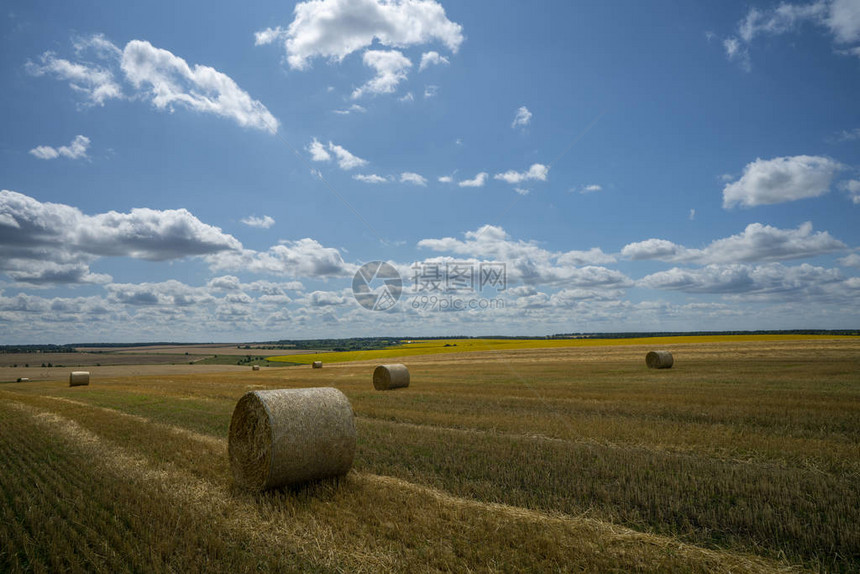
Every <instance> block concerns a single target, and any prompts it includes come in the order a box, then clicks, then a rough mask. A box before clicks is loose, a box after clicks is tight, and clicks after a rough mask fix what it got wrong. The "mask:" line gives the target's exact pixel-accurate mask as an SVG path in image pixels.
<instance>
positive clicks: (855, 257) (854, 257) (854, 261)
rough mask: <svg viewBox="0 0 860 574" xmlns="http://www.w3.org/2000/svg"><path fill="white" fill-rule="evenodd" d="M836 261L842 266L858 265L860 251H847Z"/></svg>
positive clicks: (859, 264) (859, 263)
mask: <svg viewBox="0 0 860 574" xmlns="http://www.w3.org/2000/svg"><path fill="white" fill-rule="evenodd" d="M837 262H838V263H839V265H842V266H843V267H860V253H849V254H848V255H846V256H845V257H842V258H840V259H839V260H838V261H837Z"/></svg>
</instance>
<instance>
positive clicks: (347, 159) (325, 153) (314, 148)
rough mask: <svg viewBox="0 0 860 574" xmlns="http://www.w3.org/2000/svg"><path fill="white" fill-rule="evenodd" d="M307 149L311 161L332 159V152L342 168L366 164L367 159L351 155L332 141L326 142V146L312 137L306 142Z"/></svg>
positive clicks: (346, 168)
mask: <svg viewBox="0 0 860 574" xmlns="http://www.w3.org/2000/svg"><path fill="white" fill-rule="evenodd" d="M307 150H308V151H309V152H310V154H311V159H312V160H313V161H330V160H331V159H332V154H334V157H335V158H336V159H337V165H338V167H339V168H340V169H343V170H350V169H354V168H356V167H362V166H365V165H367V160H363V159H361V158H360V157H358V156H355V155H353V154H352V153H350V152H349V151H348V150H347V149H346V148H345V147H343V146H339V145H337V144H334V143H332V142H328V146H326V145H324V144H322V143H321V142H320V141H319V140H317V139H316V138H314V139H313V141H311V143H310V144H308V147H307ZM329 152H331V153H329Z"/></svg>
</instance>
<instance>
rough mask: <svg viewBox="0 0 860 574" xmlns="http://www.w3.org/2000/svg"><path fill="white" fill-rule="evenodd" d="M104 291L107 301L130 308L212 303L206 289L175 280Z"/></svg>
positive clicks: (118, 285)
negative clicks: (106, 294)
mask: <svg viewBox="0 0 860 574" xmlns="http://www.w3.org/2000/svg"><path fill="white" fill-rule="evenodd" d="M105 290H107V292H108V301H110V302H112V303H118V304H122V305H131V306H165V307H190V306H198V305H205V304H207V303H211V302H213V301H214V297H212V295H210V294H209V292H208V291H207V289H206V288H204V287H191V286H190V285H186V284H185V283H182V282H180V281H176V280H175V279H169V280H167V281H163V282H161V283H111V284H110V285H107V286H105ZM234 300H235V299H234Z"/></svg>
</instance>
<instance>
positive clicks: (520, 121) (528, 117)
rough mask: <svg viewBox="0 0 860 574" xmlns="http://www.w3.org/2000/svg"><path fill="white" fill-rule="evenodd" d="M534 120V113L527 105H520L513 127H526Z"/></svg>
mask: <svg viewBox="0 0 860 574" xmlns="http://www.w3.org/2000/svg"><path fill="white" fill-rule="evenodd" d="M531 121H532V113H531V112H530V111H529V109H528V108H527V107H525V106H520V107H519V109H518V110H517V113H516V115H515V116H514V121H513V123H512V124H511V127H512V128H517V127H523V128H524V127H526V126H527V125H529V123H531Z"/></svg>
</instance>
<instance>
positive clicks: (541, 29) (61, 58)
mask: <svg viewBox="0 0 860 574" xmlns="http://www.w3.org/2000/svg"><path fill="white" fill-rule="evenodd" d="M697 4H698V3H678V2H568V1H546V2H537V3H513V2H508V3H498V2H483V1H471V2H458V3H452V2H446V1H444V0H443V1H441V2H439V1H436V0H400V1H395V0H390V1H383V0H349V1H348V0H315V1H310V2H298V3H293V2H260V3H255V4H254V5H253V6H250V7H248V6H244V5H239V4H236V5H235V6H231V7H222V6H217V7H215V8H213V7H212V5H211V3H198V2H183V3H179V5H175V3H172V2H171V3H167V2H164V3H162V2H148V3H139V4H133V5H127V4H110V3H108V4H103V3H98V4H96V3H90V2H77V1H72V2H63V3H55V2H18V1H13V2H11V3H7V4H6V5H5V7H4V13H3V14H0V16H2V21H0V41H2V46H3V47H2V50H0V73H2V85H3V90H2V92H0V105H2V108H3V109H4V112H5V113H4V114H3V116H2V119H0V128H2V129H0V178H2V179H0V189H2V190H3V191H2V192H0V342H2V343H39V342H58V343H64V342H84V341H148V340H161V341H163V340H174V341H210V340H217V341H230V340H233V341H236V340H264V339H277V338H304V337H345V336H373V335H383V334H384V335H404V336H420V335H443V334H452V335H453V334H462V335H486V334H508V335H512V334H523V335H526V334H528V335H543V334H551V333H561V332H595V331H654V330H724V329H743V330H746V329H794V328H833V329H836V328H857V327H858V319H860V310H858V309H860V306H858V305H857V302H858V300H860V225H858V222H860V106H858V103H857V102H858V97H857V94H858V93H860V89H858V88H860V0H830V1H825V0H819V1H814V2H806V3H804V2H798V3H794V4H791V3H782V4H778V3H774V2H752V3H750V2H720V3H710V4H709V5H704V6H702V5H697ZM372 261H386V262H389V263H390V264H391V265H392V266H393V267H394V268H395V269H396V270H397V271H398V272H399V273H400V275H401V276H402V278H403V288H402V292H401V293H400V299H399V301H398V303H397V305H395V306H394V307H392V308H390V309H387V310H385V311H382V310H375V311H371V310H366V309H364V308H363V307H362V306H360V305H359V304H358V302H357V301H356V299H355V297H354V296H353V285H354V278H355V274H356V272H357V271H358V270H359V268H360V267H361V266H362V265H364V264H366V263H368V262H372ZM482 264H483V265H484V266H486V268H487V269H491V268H493V267H494V266H495V267H496V268H498V266H502V268H503V269H504V270H505V274H504V283H498V282H496V283H495V284H493V285H491V286H488V287H486V288H484V286H482V285H480V281H479V280H478V279H473V282H472V283H469V284H463V283H462V282H459V283H458V282H456V281H453V280H450V281H449V282H448V284H447V287H448V288H447V289H446V285H445V281H444V279H445V278H448V279H452V277H449V276H448V273H455V272H456V273H459V274H460V276H462V272H463V271H464V270H466V269H468V270H469V273H470V275H471V274H472V273H474V277H475V278H479V277H480V273H481V271H480V270H481V265H482ZM435 273H439V274H440V277H441V278H442V281H441V284H439V285H440V286H438V288H437V284H435V283H433V282H432V281H429V280H428V278H429V277H431V276H432V275H433V274H435ZM369 288H370V289H371V290H373V291H372V292H373V293H380V292H382V291H384V290H385V289H388V288H390V284H387V283H386V282H385V281H382V280H381V279H372V281H371V282H370V285H369Z"/></svg>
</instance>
